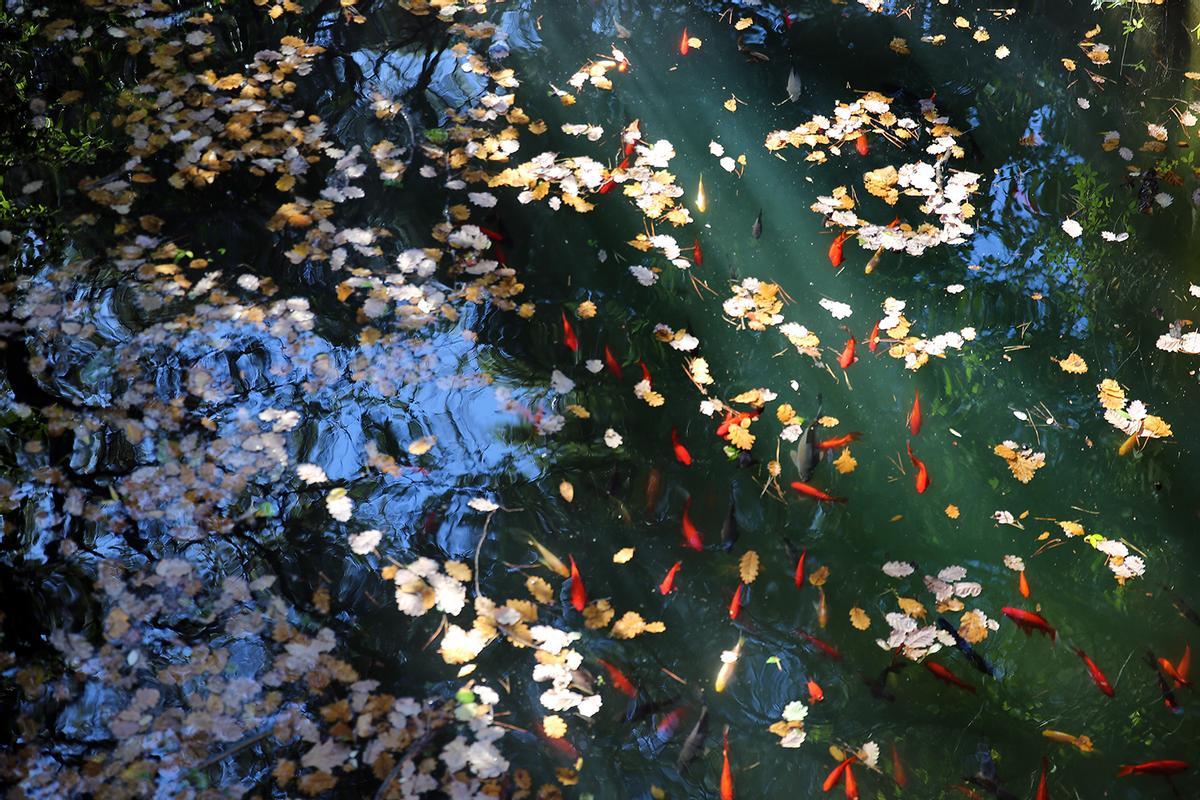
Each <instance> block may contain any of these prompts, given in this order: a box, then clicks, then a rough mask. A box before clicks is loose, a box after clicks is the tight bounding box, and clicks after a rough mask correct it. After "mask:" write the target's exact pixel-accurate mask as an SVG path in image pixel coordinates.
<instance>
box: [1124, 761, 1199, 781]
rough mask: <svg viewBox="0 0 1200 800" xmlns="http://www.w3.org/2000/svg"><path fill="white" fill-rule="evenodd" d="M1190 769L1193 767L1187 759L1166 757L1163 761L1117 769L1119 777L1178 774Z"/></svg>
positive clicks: (1129, 765) (1127, 765) (1147, 762)
mask: <svg viewBox="0 0 1200 800" xmlns="http://www.w3.org/2000/svg"><path fill="white" fill-rule="evenodd" d="M1189 769H1191V765H1190V764H1188V762H1186V761H1175V760H1172V759H1164V760H1162V761H1146V762H1144V763H1141V764H1126V765H1125V766H1123V767H1121V768H1120V769H1119V770H1117V777H1118V778H1124V777H1125V776H1126V775H1178V774H1179V773H1180V772H1185V771H1187V770H1189Z"/></svg>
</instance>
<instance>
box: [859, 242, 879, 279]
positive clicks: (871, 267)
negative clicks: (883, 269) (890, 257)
mask: <svg viewBox="0 0 1200 800" xmlns="http://www.w3.org/2000/svg"><path fill="white" fill-rule="evenodd" d="M882 256H883V248H882V247H881V248H879V249H878V250H876V251H875V255H873V256H871V258H870V260H869V261H867V266H866V267H865V268H864V269H863V272H865V273H866V274H867V275H870V274H871V273H872V272H874V271H875V268H876V267H878V266H879V259H880V257H882Z"/></svg>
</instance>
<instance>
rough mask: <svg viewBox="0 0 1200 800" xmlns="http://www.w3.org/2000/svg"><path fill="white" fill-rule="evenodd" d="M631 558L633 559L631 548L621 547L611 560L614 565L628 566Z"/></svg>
mask: <svg viewBox="0 0 1200 800" xmlns="http://www.w3.org/2000/svg"><path fill="white" fill-rule="evenodd" d="M632 558H633V548H632V547H622V548H621V549H620V550H618V551H617V552H615V553H613V559H612V560H613V563H614V564H628V563H629V562H630V560H631V559H632Z"/></svg>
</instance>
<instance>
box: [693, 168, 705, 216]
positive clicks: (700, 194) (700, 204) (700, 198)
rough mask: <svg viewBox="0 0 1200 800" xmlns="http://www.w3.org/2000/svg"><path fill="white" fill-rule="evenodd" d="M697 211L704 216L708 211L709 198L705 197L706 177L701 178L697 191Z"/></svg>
mask: <svg viewBox="0 0 1200 800" xmlns="http://www.w3.org/2000/svg"><path fill="white" fill-rule="evenodd" d="M696 210H697V211H699V212H700V213H701V214H703V213H704V212H705V211H707V210H708V198H707V197H706V196H705V195H704V176H703V175H701V176H700V185H699V186H698V187H697V189H696Z"/></svg>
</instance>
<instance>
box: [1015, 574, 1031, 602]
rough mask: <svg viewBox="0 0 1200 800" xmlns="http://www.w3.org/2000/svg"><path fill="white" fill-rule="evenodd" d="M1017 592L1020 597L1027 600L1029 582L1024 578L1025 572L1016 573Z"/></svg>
mask: <svg viewBox="0 0 1200 800" xmlns="http://www.w3.org/2000/svg"><path fill="white" fill-rule="evenodd" d="M1017 591H1018V592H1020V593H1021V597H1024V598H1025V599H1027V600H1028V599H1029V580H1028V579H1027V578H1026V577H1025V570H1021V571H1020V572H1018V573H1017Z"/></svg>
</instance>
